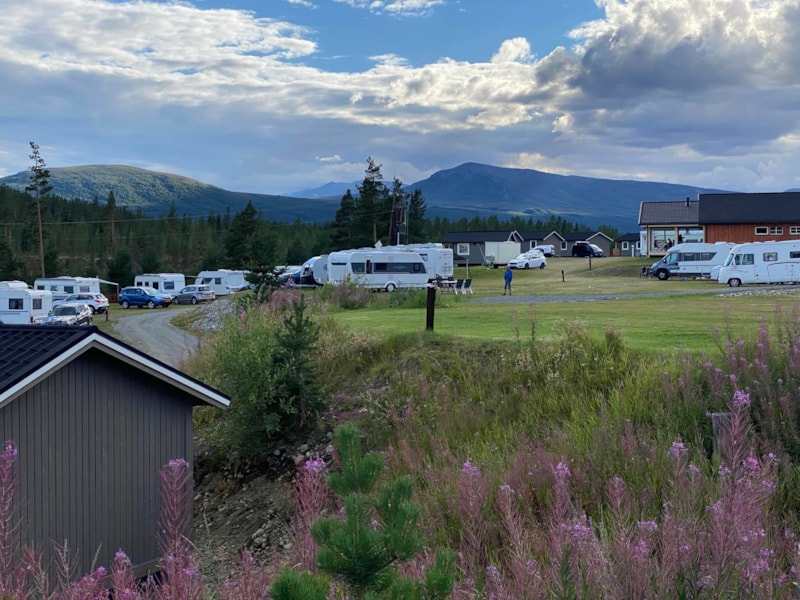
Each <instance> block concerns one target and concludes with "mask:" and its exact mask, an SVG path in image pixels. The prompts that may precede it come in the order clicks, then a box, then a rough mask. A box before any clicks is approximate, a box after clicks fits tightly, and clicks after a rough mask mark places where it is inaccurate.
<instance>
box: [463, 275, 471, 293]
mask: <svg viewBox="0 0 800 600" xmlns="http://www.w3.org/2000/svg"><path fill="white" fill-rule="evenodd" d="M461 293H462V294H471V293H472V277H470V278H469V279H467V280H466V281H464V287H463V288H462V289H461Z"/></svg>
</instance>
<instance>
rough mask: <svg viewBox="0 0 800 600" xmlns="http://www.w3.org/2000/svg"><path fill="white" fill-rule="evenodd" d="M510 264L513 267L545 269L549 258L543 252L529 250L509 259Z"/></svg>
mask: <svg viewBox="0 0 800 600" xmlns="http://www.w3.org/2000/svg"><path fill="white" fill-rule="evenodd" d="M508 266H509V267H511V268H512V269H537V268H538V269H544V268H545V267H546V266H547V259H546V258H545V257H544V254H542V253H541V252H538V251H537V252H531V251H528V252H523V253H522V254H520V255H519V256H518V257H517V258H515V259H514V260H512V261H509V263H508Z"/></svg>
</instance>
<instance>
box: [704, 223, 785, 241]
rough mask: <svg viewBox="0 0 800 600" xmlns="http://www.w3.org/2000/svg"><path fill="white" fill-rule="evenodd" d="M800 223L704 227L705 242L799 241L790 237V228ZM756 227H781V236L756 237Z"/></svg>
mask: <svg viewBox="0 0 800 600" xmlns="http://www.w3.org/2000/svg"><path fill="white" fill-rule="evenodd" d="M798 226H800V223H773V224H770V225H765V224H764V223H758V224H756V223H750V224H730V225H706V241H707V242H733V243H736V244H744V243H746V242H779V241H783V240H792V241H800V235H790V234H789V228H790V227H798ZM756 227H783V234H782V235H771V234H770V235H756Z"/></svg>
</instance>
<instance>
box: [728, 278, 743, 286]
mask: <svg viewBox="0 0 800 600" xmlns="http://www.w3.org/2000/svg"><path fill="white" fill-rule="evenodd" d="M728 285H729V286H731V287H739V286H740V285H742V280H741V279H737V278H736V277H734V278H733V279H728Z"/></svg>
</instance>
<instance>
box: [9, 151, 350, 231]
mask: <svg viewBox="0 0 800 600" xmlns="http://www.w3.org/2000/svg"><path fill="white" fill-rule="evenodd" d="M50 175H51V178H50V182H51V184H52V185H53V193H54V194H56V195H58V196H61V197H63V198H68V199H76V198H77V199H81V200H86V201H92V200H94V199H95V198H97V199H98V200H99V201H100V202H101V203H104V202H105V201H106V198H108V194H109V192H112V191H113V192H114V197H115V198H116V201H117V205H118V206H124V207H126V208H130V209H134V210H137V209H140V210H141V211H142V212H143V213H144V214H146V215H148V216H158V215H159V214H166V213H167V212H168V211H169V208H170V205H171V204H172V203H174V204H175V209H176V211H177V213H178V215H181V216H183V215H188V216H191V217H204V216H206V215H208V214H209V213H214V214H224V213H225V212H226V211H227V210H228V209H230V211H231V212H232V213H236V212H239V211H240V210H242V209H243V208H244V207H245V206H246V205H247V202H248V201H251V202H252V203H253V206H255V208H256V210H258V211H259V212H260V213H261V216H262V218H264V219H267V220H274V221H285V222H291V221H295V220H300V221H306V222H322V221H326V220H330V219H332V218H333V216H334V214H335V213H336V209H337V208H338V204H339V203H338V199H336V200H332V199H325V198H322V199H320V198H314V199H308V198H291V197H288V196H272V195H267V194H249V193H242V192H231V191H228V190H224V189H222V188H218V187H216V186H213V185H208V184H205V183H201V182H199V181H196V180H194V179H190V178H188V177H182V176H180V175H172V174H169V173H158V172H155V171H148V170H146V169H139V168H136V167H127V166H124V165H87V166H79V167H62V168H53V169H50ZM28 177H29V173H28V172H27V171H22V172H20V173H17V174H15V175H11V176H9V177H4V178H2V179H0V184H6V185H8V186H9V187H13V188H16V189H20V190H22V189H24V188H25V186H26V185H27V184H28V181H29V180H28Z"/></svg>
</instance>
